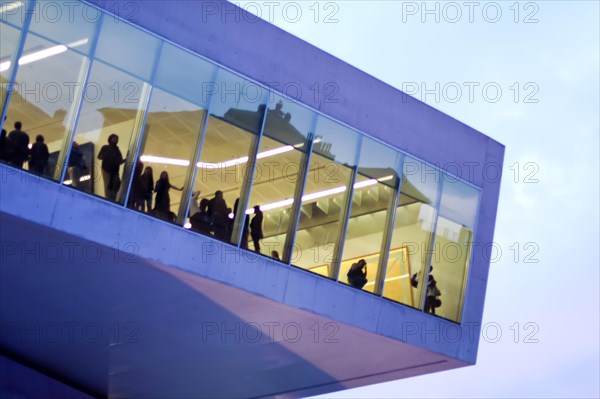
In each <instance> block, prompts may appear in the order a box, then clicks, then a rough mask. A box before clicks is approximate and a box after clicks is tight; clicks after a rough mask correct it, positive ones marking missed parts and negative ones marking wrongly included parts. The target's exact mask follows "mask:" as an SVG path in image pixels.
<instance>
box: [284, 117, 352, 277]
mask: <svg viewBox="0 0 600 399" xmlns="http://www.w3.org/2000/svg"><path fill="white" fill-rule="evenodd" d="M358 144H359V135H358V133H357V132H355V131H353V130H351V129H348V128H347V127H344V126H342V125H340V124H338V123H336V122H334V121H332V120H331V119H328V118H326V117H323V116H319V117H318V118H317V125H316V130H315V141H314V144H313V154H312V156H311V161H310V168H309V171H308V176H307V179H306V186H305V189H304V195H303V196H302V210H301V214H300V221H299V224H298V231H297V233H296V242H295V245H294V251H293V253H292V259H291V261H292V264H293V265H296V266H299V267H302V268H304V269H308V270H310V271H311V272H314V273H318V274H321V275H323V276H327V277H330V278H335V277H336V276H334V271H335V267H336V266H337V261H336V259H334V258H335V257H336V254H337V251H338V249H339V248H338V242H339V240H340V235H341V234H342V228H343V223H342V221H343V218H344V217H345V213H346V208H347V202H348V198H347V197H348V187H349V185H350V183H351V180H352V177H353V175H354V169H355V167H356V158H357V155H358V154H357V152H358V151H357V149H358Z"/></svg>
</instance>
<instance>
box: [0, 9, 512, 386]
mask: <svg viewBox="0 0 600 399" xmlns="http://www.w3.org/2000/svg"><path fill="white" fill-rule="evenodd" d="M0 21H1V25H0V29H1V35H0V45H1V47H0V50H1V53H0V74H1V83H2V84H1V87H2V92H1V97H0V101H1V103H0V106H1V110H2V111H1V112H2V120H3V129H5V130H6V131H7V132H8V133H7V134H6V136H7V137H4V138H3V139H2V141H1V142H0V146H1V147H0V156H2V157H4V161H3V163H1V164H0V234H1V236H0V238H1V248H0V249H1V252H0V258H1V259H0V260H1V267H0V273H1V274H0V351H1V355H2V358H1V359H2V360H1V363H0V364H1V367H0V373H1V374H0V392H2V393H3V394H13V395H23V396H36V397H39V396H40V395H47V396H55V397H56V396H60V397H67V396H72V397H79V396H85V395H91V396H101V397H104V396H110V397H127V398H133V397H140V398H141V397H144V398H145V397H173V398H175V397H176V398H184V397H185V398H192V397H193V398H199V397H206V398H217V397H218V398H232V397H252V398H256V397H271V396H274V397H300V396H308V395H314V394H319V393H325V392H331V391H336V390H341V389H347V388H352V387H358V386H363V385H368V384H374V383H379V382H384V381H391V380H396V379H401V378H406V377H411V376H415V375H421V374H426V373H432V372H436V371H441V370H447V369H452V368H456V367H462V366H467V365H472V364H474V363H475V361H476V357H477V348H478V342H479V334H480V329H481V328H480V322H481V319H482V312H483V306H484V298H485V290H486V284H487V278H488V270H489V264H490V253H491V251H492V249H493V232H494V224H495V219H496V210H497V205H498V195H499V189H500V178H501V171H502V162H503V154H504V147H503V146H502V145H501V144H499V143H497V142H495V141H494V140H492V139H490V138H489V137H486V136H485V135H483V134H481V133H479V132H477V131H475V130H474V129H472V128H470V127H468V126H466V125H464V124H463V123H461V122H459V121H456V120H454V119H453V118H451V117H449V116H447V115H445V114H443V113H441V112H439V111H437V110H435V109H433V108H431V107H429V106H427V105H426V104H424V103H422V102H420V101H418V100H416V99H414V98H412V97H409V96H407V95H406V94H404V93H402V92H400V91H398V90H397V89H395V88H393V87H391V86H389V85H387V84H385V83H383V82H381V81H379V80H377V79H375V78H373V77H371V76H369V75H367V74H365V73H363V72H361V71H359V70H357V69H356V68H354V67H352V66H351V65H348V64H346V63H344V62H342V61H340V60H338V59H336V58H335V57H333V56H331V55H329V54H327V53H325V52H323V51H321V50H319V49H317V48H315V47H314V46H312V45H309V44H307V43H305V42H303V41H302V40H300V39H298V38H296V37H294V36H292V35H290V34H288V33H286V32H284V31H282V30H280V29H278V28H276V27H274V26H272V25H270V24H269V23H267V22H265V21H262V20H259V19H258V18H257V17H255V16H254V15H252V14H248V13H247V12H246V11H244V10H242V9H240V8H238V7H236V6H235V5H233V4H231V3H229V2H225V1H169V2H162V1H137V0H133V1H108V0H97V1H96V0H91V1H87V2H78V1H60V0H59V1H52V2H49V1H34V0H29V1H24V0H22V1H5V0H2V1H1V3H0ZM4 118H6V119H4ZM15 122H21V123H22V130H23V131H25V132H27V134H28V137H29V139H30V144H33V142H35V141H36V138H37V137H38V136H39V135H41V136H43V139H44V143H45V145H46V146H47V148H48V157H47V162H46V161H45V159H46V158H45V157H44V156H43V153H42V152H40V150H39V148H42V147H40V145H38V144H36V146H35V147H33V146H32V150H31V151H30V152H31V154H35V155H32V157H33V158H35V159H34V160H33V161H30V162H29V163H28V162H25V163H24V164H23V165H22V169H21V168H20V166H21V165H20V163H21V161H22V160H23V159H21V160H19V159H18V158H19V156H18V154H19V148H20V147H19V146H20V144H18V143H19V142H20V140H22V139H23V138H24V135H23V134H22V133H19V132H18V131H15V132H12V131H13V130H15V127H14V125H15ZM111 137H112V138H113V139H114V138H116V139H118V141H116V140H115V141H114V142H113V143H112V144H109V141H112V140H113V139H111ZM25 144H26V143H25ZM40 154H42V155H40ZM40 159H41V161H40ZM150 172H151V173H152V174H151V175H150ZM150 176H151V177H150ZM218 193H220V194H218ZM257 206H258V208H257ZM257 209H259V210H257ZM363 259H364V261H365V262H366V267H365V268H363V269H359V271H358V272H357V271H356V270H355V269H356V268H357V266H358V265H362V262H360V260H363ZM353 265H354V266H353ZM351 267H353V269H352V270H353V272H352V273H350V275H351V276H352V275H353V273H365V278H366V282H365V281H364V280H363V281H362V283H360V284H358V283H357V282H356V280H361V279H360V278H354V279H353V278H352V277H350V278H349V277H348V274H349V271H350V269H351ZM349 280H350V281H349ZM350 282H352V283H353V284H352V285H351V284H350ZM425 282H427V283H425Z"/></svg>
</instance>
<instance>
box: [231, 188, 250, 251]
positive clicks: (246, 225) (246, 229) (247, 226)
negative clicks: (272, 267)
mask: <svg viewBox="0 0 600 399" xmlns="http://www.w3.org/2000/svg"><path fill="white" fill-rule="evenodd" d="M239 203H240V199H239V198H238V199H236V200H235V205H234V206H233V212H234V217H233V219H234V220H235V214H237V212H238V205H239ZM240 212H242V210H241V209H240ZM244 214H245V217H244V226H243V227H242V239H241V240H240V248H243V249H248V234H249V233H250V215H248V214H246V212H244Z"/></svg>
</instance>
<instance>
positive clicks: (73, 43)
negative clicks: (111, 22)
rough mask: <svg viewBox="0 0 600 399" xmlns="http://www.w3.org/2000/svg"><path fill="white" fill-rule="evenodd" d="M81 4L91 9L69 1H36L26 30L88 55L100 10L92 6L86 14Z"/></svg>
mask: <svg viewBox="0 0 600 399" xmlns="http://www.w3.org/2000/svg"><path fill="white" fill-rule="evenodd" d="M84 7H85V8H86V9H87V8H90V9H93V8H91V7H89V6H83V4H77V3H75V2H69V1H51V2H50V1H38V2H37V4H36V10H35V13H34V14H33V17H32V18H31V24H30V26H29V31H30V32H35V33H37V34H39V35H40V36H43V37H45V38H47V39H48V40H51V41H54V42H56V43H58V44H64V45H65V46H67V47H69V48H70V49H72V50H74V51H78V52H81V53H83V54H89V50H90V47H91V45H92V40H91V38H92V37H93V35H94V31H95V29H96V24H97V23H99V19H100V13H99V11H95V9H93V10H94V11H93V12H92V11H90V12H89V13H87V12H86V11H85V10H83V9H84ZM88 14H89V15H88Z"/></svg>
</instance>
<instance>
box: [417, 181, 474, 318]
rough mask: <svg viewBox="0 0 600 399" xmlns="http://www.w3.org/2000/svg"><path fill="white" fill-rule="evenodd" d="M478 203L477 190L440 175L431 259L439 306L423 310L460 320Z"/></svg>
mask: <svg viewBox="0 0 600 399" xmlns="http://www.w3.org/2000/svg"><path fill="white" fill-rule="evenodd" d="M478 203H479V190H477V189H475V188H473V187H472V186H469V185H468V184H466V183H463V182H460V181H457V180H455V179H454V178H452V177H450V176H444V181H443V185H442V196H441V201H440V212H439V217H438V218H437V225H436V228H435V244H434V245H435V246H434V250H435V252H434V256H433V258H432V262H431V264H432V266H433V270H432V272H431V275H432V276H433V278H434V280H435V281H436V285H437V288H438V289H439V292H440V293H441V295H440V296H439V299H441V306H440V307H439V308H435V307H429V309H427V307H426V309H425V311H429V312H430V313H435V314H436V315H439V316H441V317H444V318H447V319H450V320H453V321H456V322H458V321H460V319H461V312H462V304H463V300H464V293H465V286H466V279H467V273H468V267H469V260H470V257H471V245H472V242H473V229H474V227H475V220H476V216H477V206H478ZM426 304H427V303H426Z"/></svg>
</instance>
